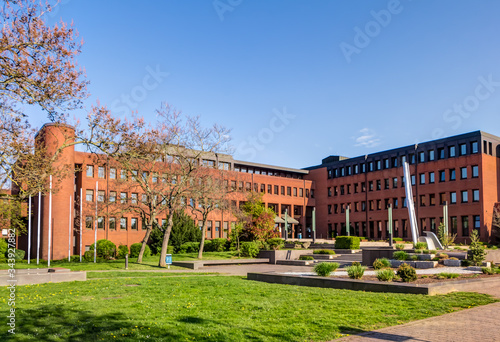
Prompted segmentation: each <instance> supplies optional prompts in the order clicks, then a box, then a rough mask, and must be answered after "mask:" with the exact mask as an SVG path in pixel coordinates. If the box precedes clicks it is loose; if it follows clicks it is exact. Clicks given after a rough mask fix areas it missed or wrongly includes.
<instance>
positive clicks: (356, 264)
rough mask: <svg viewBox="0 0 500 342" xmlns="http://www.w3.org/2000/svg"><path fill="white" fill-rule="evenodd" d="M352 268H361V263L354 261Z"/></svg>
mask: <svg viewBox="0 0 500 342" xmlns="http://www.w3.org/2000/svg"><path fill="white" fill-rule="evenodd" d="M351 266H361V263H360V262H359V261H353V262H352V263H351Z"/></svg>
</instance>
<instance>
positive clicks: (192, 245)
mask: <svg viewBox="0 0 500 342" xmlns="http://www.w3.org/2000/svg"><path fill="white" fill-rule="evenodd" d="M205 243H207V241H205ZM204 249H205V248H204ZM199 250H200V243H199V242H184V243H183V244H182V245H181V246H180V247H179V250H178V252H179V253H182V254H184V253H198V251H199Z"/></svg>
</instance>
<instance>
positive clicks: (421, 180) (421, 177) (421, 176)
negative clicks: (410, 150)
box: [420, 173, 425, 184]
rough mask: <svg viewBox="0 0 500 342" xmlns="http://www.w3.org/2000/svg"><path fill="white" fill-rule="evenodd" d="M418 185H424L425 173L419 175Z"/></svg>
mask: <svg viewBox="0 0 500 342" xmlns="http://www.w3.org/2000/svg"><path fill="white" fill-rule="evenodd" d="M420 184H425V173H421V174H420Z"/></svg>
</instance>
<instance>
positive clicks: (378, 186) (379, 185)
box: [377, 179, 382, 190]
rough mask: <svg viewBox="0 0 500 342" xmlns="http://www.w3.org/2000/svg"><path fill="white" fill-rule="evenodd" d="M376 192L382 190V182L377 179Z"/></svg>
mask: <svg viewBox="0 0 500 342" xmlns="http://www.w3.org/2000/svg"><path fill="white" fill-rule="evenodd" d="M377 190H382V182H381V181H380V179H377Z"/></svg>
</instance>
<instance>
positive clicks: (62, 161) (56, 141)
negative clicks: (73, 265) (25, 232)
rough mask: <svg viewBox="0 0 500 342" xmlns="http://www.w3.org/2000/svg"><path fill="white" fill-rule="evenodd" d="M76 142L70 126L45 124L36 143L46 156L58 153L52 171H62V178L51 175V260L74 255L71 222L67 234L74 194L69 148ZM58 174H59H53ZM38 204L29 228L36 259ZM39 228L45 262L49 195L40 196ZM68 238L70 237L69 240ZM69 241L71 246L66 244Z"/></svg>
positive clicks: (46, 256) (41, 249) (41, 251)
mask: <svg viewBox="0 0 500 342" xmlns="http://www.w3.org/2000/svg"><path fill="white" fill-rule="evenodd" d="M74 138H75V129H74V127H72V126H69V125H65V124H58V123H49V124H45V125H44V126H43V127H42V128H41V129H40V131H39V132H38V133H37V136H36V139H35V141H36V142H35V146H36V148H45V149H46V151H47V153H48V154H49V155H53V154H55V153H59V156H58V158H57V160H56V162H55V163H54V169H55V170H64V171H65V172H63V175H64V176H61V175H60V174H59V175H57V174H56V175H53V177H52V188H53V193H52V232H51V248H50V249H51V253H50V259H51V260H58V259H64V258H67V257H68V247H70V251H71V254H73V236H74V227H73V220H72V221H71V233H70V231H69V225H70V222H69V215H70V197H71V199H72V201H73V203H74V193H75V186H74V184H75V176H74V169H75V148H74V146H73V145H70V146H67V147H64V146H66V145H69V144H71V143H72V142H73V141H74ZM56 173H58V172H56ZM37 202H38V201H37V200H36V201H35V205H34V209H35V210H34V221H35V222H34V224H33V227H32V234H31V236H32V237H33V241H32V244H31V245H32V246H33V249H34V251H33V252H34V253H32V254H31V255H32V256H34V257H36V246H37V241H36V236H37V220H38V212H37V211H38V203H37ZM73 203H72V204H71V211H72V213H71V216H72V217H74V212H73V211H74V209H73V208H74V204H73ZM40 221H41V227H40V258H41V259H44V260H47V258H48V251H49V250H48V248H49V247H48V245H49V243H48V242H49V195H48V194H47V195H46V196H42V201H41V220H40ZM70 234H71V236H70ZM70 241H71V243H69V242H70Z"/></svg>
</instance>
